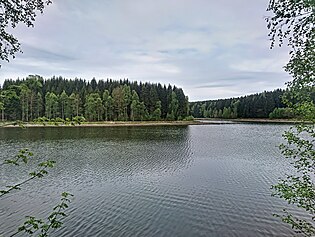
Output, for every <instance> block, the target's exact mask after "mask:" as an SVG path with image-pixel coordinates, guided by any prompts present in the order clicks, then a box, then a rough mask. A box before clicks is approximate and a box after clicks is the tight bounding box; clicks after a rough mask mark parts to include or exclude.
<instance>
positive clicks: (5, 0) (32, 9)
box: [0, 0, 51, 67]
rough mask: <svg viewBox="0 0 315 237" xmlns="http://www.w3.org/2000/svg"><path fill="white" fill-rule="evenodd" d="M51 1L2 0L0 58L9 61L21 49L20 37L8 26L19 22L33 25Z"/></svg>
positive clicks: (14, 25)
mask: <svg viewBox="0 0 315 237" xmlns="http://www.w3.org/2000/svg"><path fill="white" fill-rule="evenodd" d="M50 3H51V1H50V0H45V1H44V0H31V1H29V0H15V1H13V0H0V8H1V17H0V60H6V61H9V57H10V56H13V57H14V55H15V53H17V52H19V51H20V43H19V41H18V39H17V38H16V37H15V36H13V35H12V34H10V33H9V32H8V31H7V28H8V27H12V28H15V27H16V26H17V25H18V24H19V23H23V24H25V25H26V26H28V27H30V26H33V25H34V21H35V18H36V15H37V14H38V13H43V10H44V7H45V5H46V4H47V5H48V4H50ZM0 67H1V64H0Z"/></svg>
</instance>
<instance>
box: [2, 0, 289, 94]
mask: <svg viewBox="0 0 315 237" xmlns="http://www.w3.org/2000/svg"><path fill="white" fill-rule="evenodd" d="M267 4H268V0H256V1H252V0H238V1H230V0H221V1H214V0H194V1H192V0H161V1H153V0H133V1H126V0H117V1H109V0H93V1H84V0H55V1H54V3H53V4H52V5H51V6H49V7H48V8H47V9H46V11H45V14H44V15H43V16H39V17H38V18H37V20H36V25H35V28H34V29H28V28H26V27H18V28H17V29H15V31H14V33H15V34H16V35H17V36H18V38H19V39H20V41H21V42H22V47H23V49H24V54H22V55H20V54H19V55H17V58H16V59H15V60H12V61H11V62H10V63H9V64H8V63H4V64H3V67H2V68H1V69H0V83H1V82H3V80H4V79H5V78H17V77H25V76H27V75H28V74H41V75H43V76H44V77H50V76H52V75H63V76H66V77H81V78H86V79H91V78H93V77H96V78H109V77H111V78H113V79H120V78H129V79H130V80H138V81H139V80H142V81H152V82H161V83H166V84H168V83H171V84H176V85H178V86H181V87H183V89H184V91H185V92H186V93H188V95H189V97H190V98H191V99H192V100H196V99H209V98H219V97H228V96H234V95H241V94H248V93H250V92H259V91H261V90H267V89H268V90H269V89H275V88H277V87H282V86H283V83H284V81H285V80H288V77H287V75H286V74H285V73H284V72H283V69H282V66H283V65H284V64H285V63H286V61H287V59H288V56H287V53H286V49H282V50H281V49H280V50H278V49H277V50H273V51H270V50H269V41H268V37H267V33H268V32H267V29H266V23H265V21H264V15H267V13H266V12H265V9H266V7H267ZM268 73H269V74H268ZM271 78H272V79H271ZM255 83H256V84H255Z"/></svg>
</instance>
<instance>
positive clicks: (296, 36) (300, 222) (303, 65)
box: [267, 0, 315, 236]
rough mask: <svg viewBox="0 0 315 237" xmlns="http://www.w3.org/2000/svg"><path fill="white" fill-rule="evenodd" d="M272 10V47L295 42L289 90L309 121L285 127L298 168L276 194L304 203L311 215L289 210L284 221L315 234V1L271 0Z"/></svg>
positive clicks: (287, 151)
mask: <svg viewBox="0 0 315 237" xmlns="http://www.w3.org/2000/svg"><path fill="white" fill-rule="evenodd" d="M268 10H269V11H272V12H273V16H272V17H269V18H267V22H268V28H269V29H270V36H271V41H272V44H271V47H273V46H274V44H275V42H276V41H277V40H278V41H279V45H280V46H281V45H283V44H284V41H285V40H287V44H288V45H289V46H290V47H291V52H290V55H291V58H290V61H289V63H288V64H287V65H286V67H285V69H286V71H287V72H288V73H289V74H290V75H291V76H292V77H293V80H292V81H290V82H289V83H288V91H287V92H286V94H285V96H284V101H285V103H286V104H287V105H288V106H289V107H290V108H291V109H292V110H293V112H294V113H295V114H296V115H298V116H299V117H300V118H302V119H303V120H304V121H307V122H308V123H309V124H305V123H302V124H300V125H297V126H296V127H295V128H292V129H290V130H289V131H287V132H285V134H284V138H285V139H286V142H287V143H286V144H282V145H281V146H280V148H281V151H282V153H283V155H284V156H285V157H286V158H289V159H290V160H291V164H292V165H293V167H294V168H295V170H296V174H294V175H287V177H285V178H284V179H281V180H280V181H279V183H278V184H277V185H274V186H273V190H274V194H273V195H275V196H278V197H280V198H283V199H285V200H286V201H288V203H289V204H292V205H296V206H297V207H299V208H301V209H303V210H304V211H305V212H306V213H307V214H308V215H309V218H308V219H307V218H306V219H301V218H298V217H295V216H294V215H293V214H292V213H289V212H288V211H286V210H284V214H283V215H281V216H280V215H278V216H280V217H281V219H282V221H284V222H286V223H289V224H290V225H291V226H292V228H294V229H295V230H296V231H297V232H299V233H303V234H304V235H306V236H313V235H314V234H315V201H314V200H315V181H314V177H315V149H314V145H315V106H314V93H315V25H314V22H315V1H314V0H286V1H284V0H271V1H270V3H269V7H268Z"/></svg>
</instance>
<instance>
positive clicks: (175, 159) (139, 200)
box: [0, 124, 298, 237]
mask: <svg viewBox="0 0 315 237" xmlns="http://www.w3.org/2000/svg"><path fill="white" fill-rule="evenodd" d="M287 128H288V126H287V125H270V124H269V125H268V124H224V125H191V126H156V127H146V126H143V127H57V128H48V127H47V128H27V129H21V128H1V129H0V149H1V154H0V160H4V159H7V158H12V157H13V155H14V154H16V153H17V151H18V150H19V149H21V148H25V147H27V148H29V149H30V150H31V151H33V152H34V153H35V156H34V158H32V162H31V163H30V164H29V166H27V167H25V166H21V167H19V168H16V167H12V166H2V167H0V169H1V170H0V177H1V181H0V185H1V187H3V185H4V184H13V183H15V182H18V181H19V180H23V179H24V178H25V177H27V175H26V176H25V173H26V174H27V172H29V171H31V170H32V167H34V165H35V164H36V163H37V162H39V161H43V160H47V159H52V160H55V161H56V162H57V163H56V166H55V168H53V169H52V170H50V172H49V174H48V175H47V176H45V177H44V178H43V179H39V180H35V181H34V182H30V183H28V184H26V185H24V186H22V190H21V191H15V192H13V193H11V194H9V195H7V196H5V197H3V198H1V199H0V219H1V221H0V236H1V235H3V236H8V235H9V233H13V232H14V231H15V230H16V228H17V226H18V225H20V224H21V223H22V222H23V220H24V216H26V215H36V216H38V217H45V215H46V214H49V213H50V211H51V209H52V207H54V206H55V205H56V204H57V203H58V202H59V197H60V193H61V192H63V191H68V192H70V193H72V194H74V195H75V196H74V199H73V201H72V203H71V204H70V207H69V209H67V213H68V214H69V216H68V217H67V218H66V219H65V220H64V223H65V224H64V227H63V228H62V229H60V230H58V231H55V232H53V234H52V236H93V237H94V236H288V235H293V234H294V232H293V231H292V230H291V227H290V226H288V225H285V224H283V223H282V222H281V221H280V220H278V219H277V218H276V217H273V215H272V214H273V213H281V210H282V209H283V207H284V206H285V202H283V201H282V200H280V199H278V198H275V197H271V190H270V186H271V185H272V184H275V183H276V181H277V179H278V178H279V177H281V176H284V174H285V173H286V172H290V165H289V162H288V160H285V159H284V158H282V156H281V154H280V151H279V150H278V148H277V145H279V144H280V143H281V142H283V140H282V137H281V134H282V132H283V131H284V130H285V129H287ZM289 210H292V211H293V212H294V213H296V214H298V210H295V209H293V208H291V207H289Z"/></svg>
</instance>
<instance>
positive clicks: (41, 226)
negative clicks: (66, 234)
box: [10, 192, 73, 237]
mask: <svg viewBox="0 0 315 237" xmlns="http://www.w3.org/2000/svg"><path fill="white" fill-rule="evenodd" d="M71 197H73V195H72V194H70V193H67V192H63V193H62V194H61V200H60V201H61V202H60V203H59V204H58V205H56V206H55V207H54V208H53V212H52V213H51V214H50V215H49V216H48V218H47V221H46V222H45V221H44V220H42V219H37V218H35V217H34V216H26V221H25V222H24V223H23V225H22V226H20V227H19V228H18V231H17V232H15V233H14V234H12V235H11V236H10V237H12V236H15V235H17V234H18V233H21V232H24V233H27V234H30V235H33V234H35V233H36V232H37V231H40V234H39V235H38V237H47V236H48V231H49V230H50V229H58V228H61V227H62V225H63V222H62V220H63V218H65V217H66V216H67V214H66V213H65V210H66V209H67V208H68V203H70V202H71Z"/></svg>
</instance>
